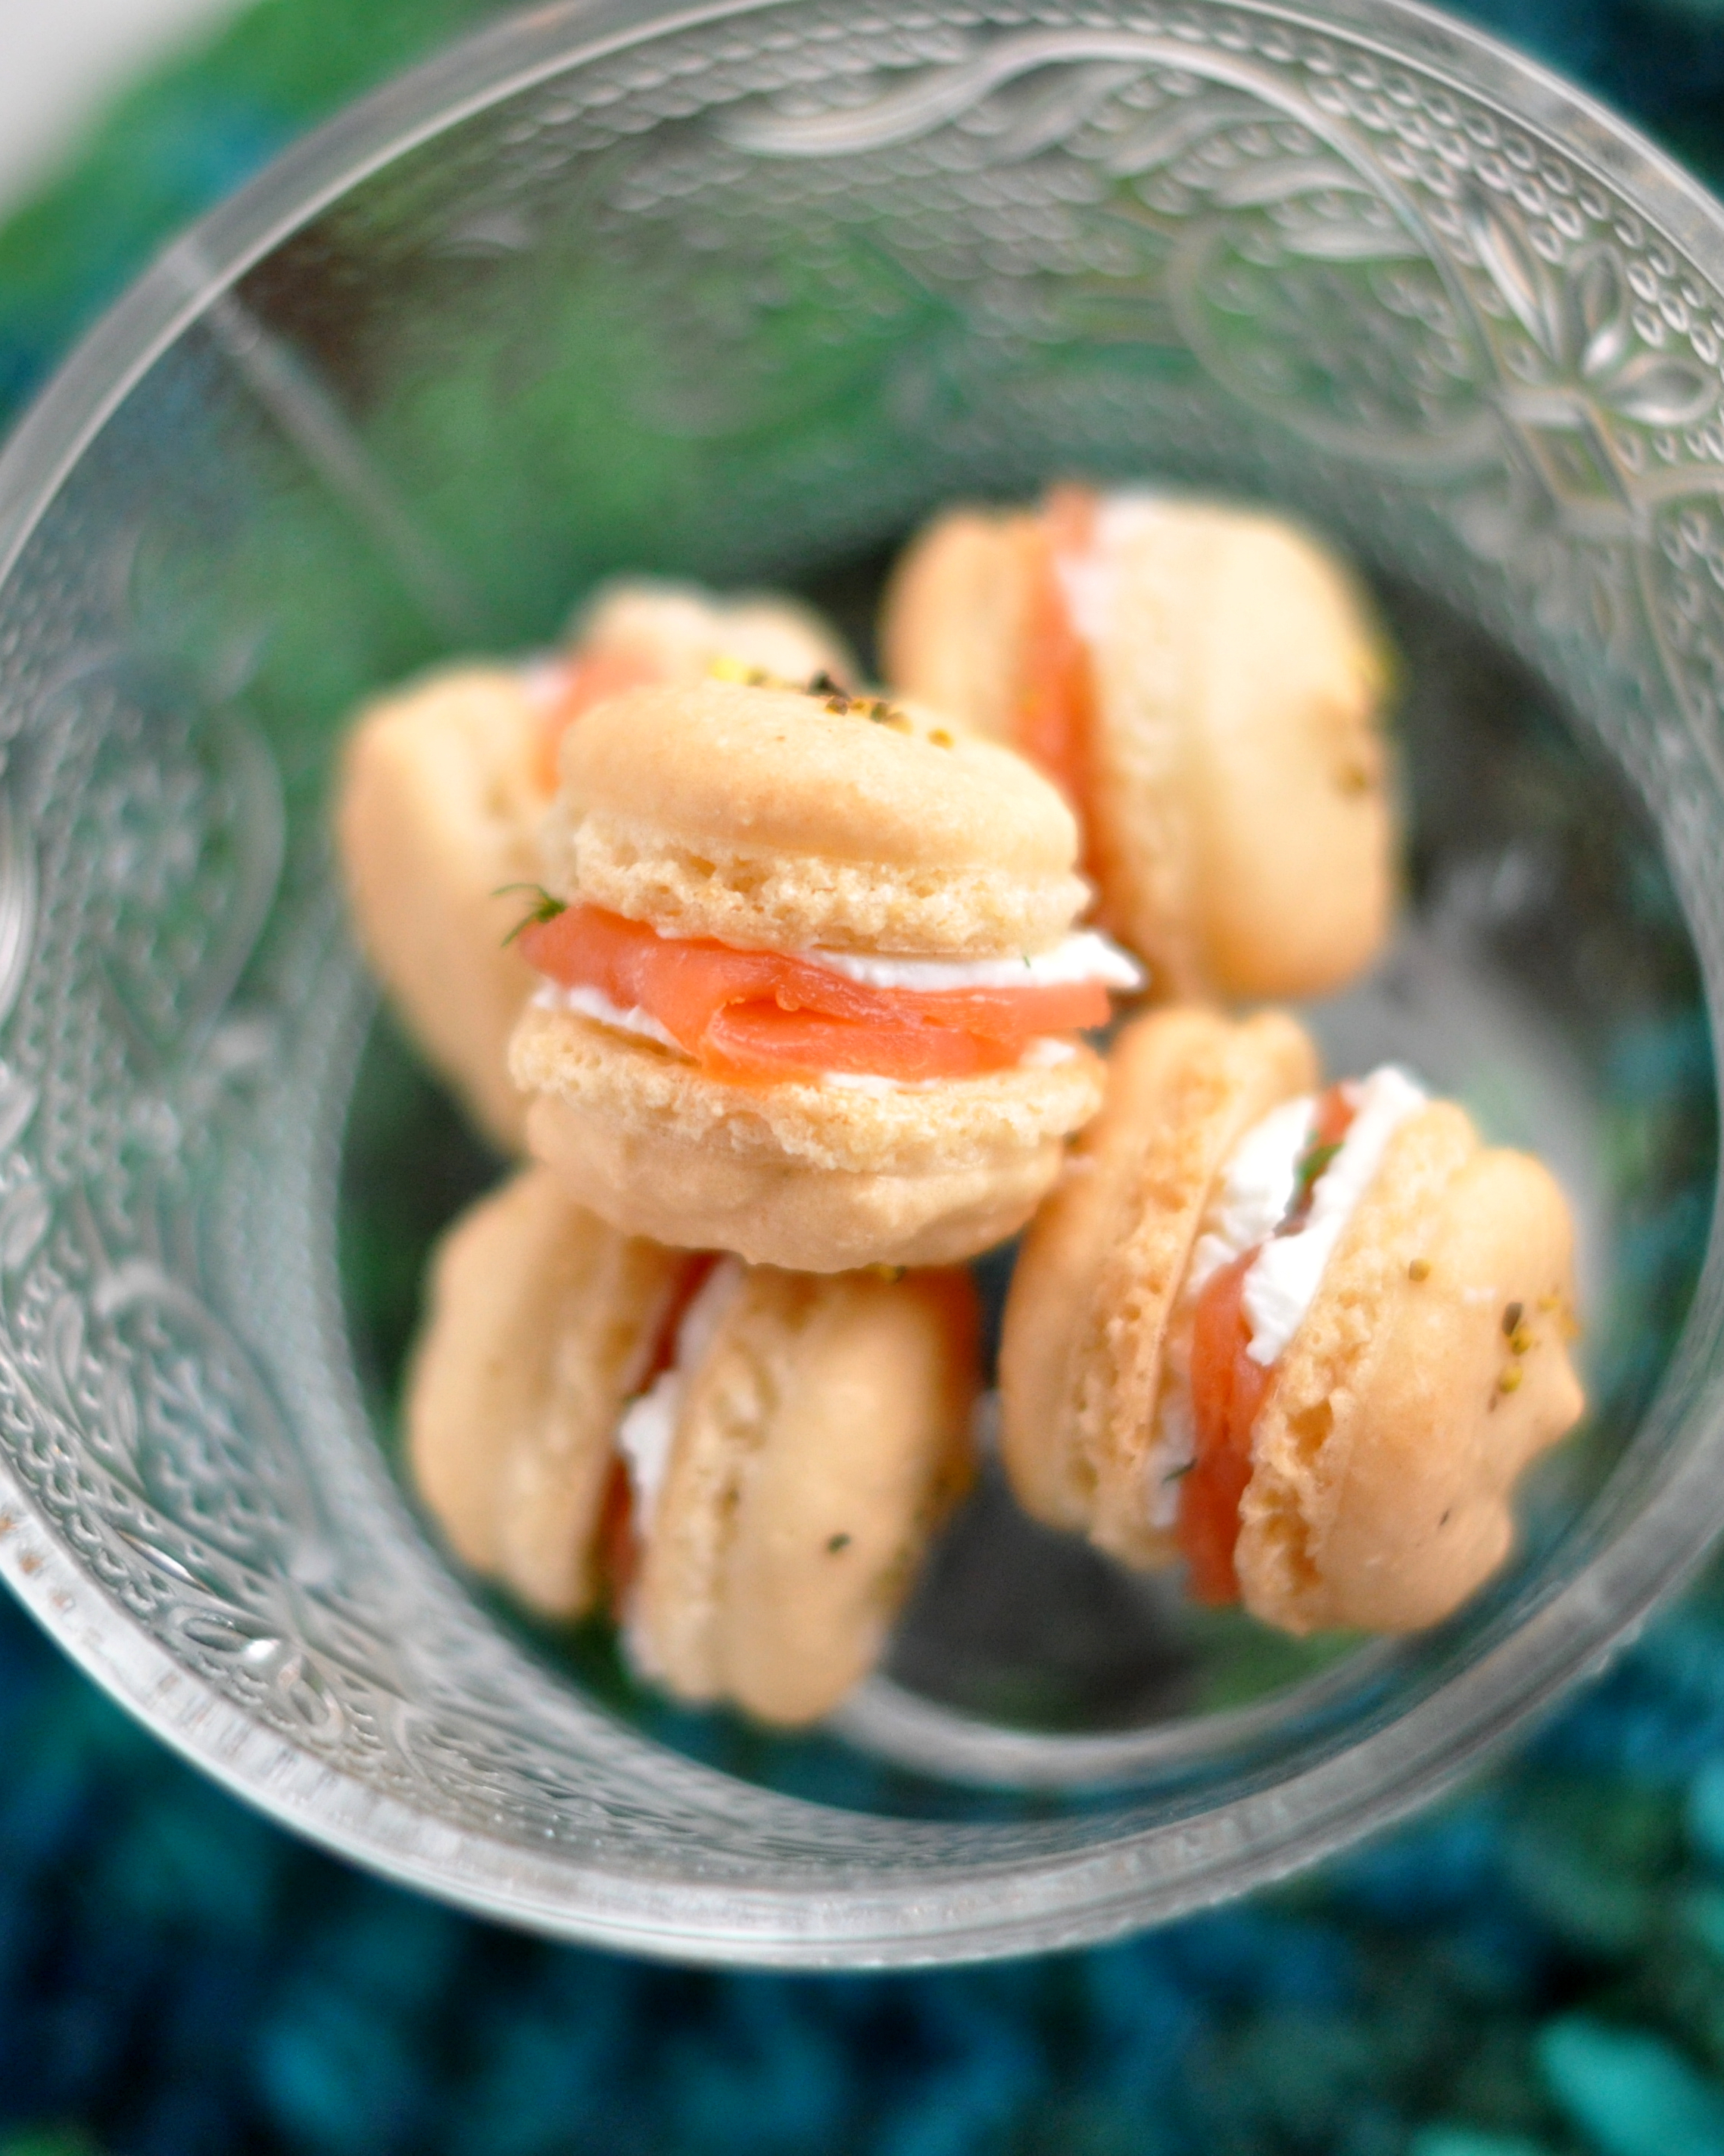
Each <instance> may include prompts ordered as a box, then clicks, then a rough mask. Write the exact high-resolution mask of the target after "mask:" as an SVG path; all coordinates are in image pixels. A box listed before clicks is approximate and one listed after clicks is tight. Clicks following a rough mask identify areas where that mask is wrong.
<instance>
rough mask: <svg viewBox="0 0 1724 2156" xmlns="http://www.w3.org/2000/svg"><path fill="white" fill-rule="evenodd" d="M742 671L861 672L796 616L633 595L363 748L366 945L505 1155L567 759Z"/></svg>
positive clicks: (790, 610) (346, 859)
mask: <svg viewBox="0 0 1724 2156" xmlns="http://www.w3.org/2000/svg"><path fill="white" fill-rule="evenodd" d="M725 661H728V662H730V663H731V664H733V665H740V666H742V667H759V668H762V669H764V670H766V671H767V672H769V673H772V674H774V675H777V674H781V673H782V674H784V675H788V677H789V678H791V679H793V680H804V679H806V678H807V677H808V675H812V674H813V673H816V672H818V671H820V670H827V671H829V672H830V673H833V674H836V675H840V676H844V677H845V678H849V677H850V676H851V675H852V672H853V668H854V662H853V661H852V660H851V659H850V657H849V654H848V653H847V652H846V651H845V650H844V646H843V644H841V643H840V641H839V639H838V638H837V637H836V636H834V634H832V633H831V632H830V631H829V629H826V628H825V627H824V624H822V623H821V622H820V621H819V620H818V619H817V618H816V617H815V616H814V615H813V613H810V612H809V611H808V609H807V608H804V607H802V606H799V605H798V604H796V603H794V602H793V601H790V600H786V599H778V598H742V599H730V600H724V599H717V598H710V597H708V596H707V595H706V594H704V593H700V592H698V591H695V590H694V589H692V588H689V587H687V586H684V585H679V584H667V583H651V582H645V581H631V582H622V583H615V584H611V585H608V586H606V587H604V588H603V589H601V590H600V592H599V593H598V594H597V596H596V597H595V598H594V599H593V602H592V603H591V604H590V605H589V606H588V607H587V608H585V609H583V611H582V613H581V614H580V615H579V616H578V617H577V620H576V622H575V624H574V626H573V628H572V631H571V635H570V641H569V644H568V646H567V649H564V650H562V651H561V652H558V653H557V654H552V655H551V656H548V657H546V658H544V659H541V660H536V661H534V662H532V663H531V664H528V665H521V666H512V667H511V666H505V665H461V666H455V667H449V668H444V669H441V670H439V671H437V672H435V673H433V674H430V675H427V676H426V677H425V678H424V679H423V680H420V681H418V682H415V683H413V684H410V685H408V686H407V687H406V688H404V689H401V690H396V691H394V692H393V693H392V694H391V695H389V696H384V697H382V698H381V699H379V700H378V701H377V702H376V703H374V704H372V705H371V706H369V707H368V708H367V710H365V711H362V712H361V714H360V715H359V717H358V719H357V721H356V723H355V725H354V727H353V730H352V731H351V734H350V735H349V737H348V739H347V742H346V748H345V751H344V753H343V757H342V763H341V777H340V784H339V790H338V796H337V801H336V840H337V844H338V846H339V849H340V852H341V865H342V869H343V871H344V874H345V876H346V886H347V892H348V896H349V899H350V901H351V906H352V909H353V918H354V922H355V926H356V928H357V932H358V935H359V939H360V942H361V943H362V945H363V947H364V948H365V952H366V954H367V957H368V958H369V959H370V961H371V963H372V966H373V968H375V969H376V971H377V974H378V976H379V978H380V979H381V980H382V983H383V984H384V986H385V987H386V988H387V989H388V990H389V993H390V994H391V996H392V998H393V1000H394V1003H395V1005H396V1008H397V1009H398V1011H399V1013H400V1014H401V1016H402V1018H403V1021H404V1022H405V1024H407V1026H408V1030H409V1031H410V1032H411V1033H412V1034H413V1036H414V1038H415V1039H417V1040H418V1043H419V1045H420V1046H421V1048H422V1049H423V1051H424V1053H425V1055H426V1057H427V1059H428V1060H429V1062H430V1063H431V1064H432V1065H433V1066H434V1068H435V1069H436V1070H438V1071H439V1072H440V1073H441V1075H443V1076H444V1078H445V1079H447V1080H448V1081H449V1083H450V1084H451V1085H452V1086H454V1089H455V1091H456V1092H457V1093H458V1095H459V1096H460V1097H461V1099H462V1100H463V1101H464V1103H465V1104H466V1106H467V1108H468V1111H469V1113H470V1114H471V1116H472V1117H473V1119H474V1121H475V1123H476V1124H477V1125H478V1126H479V1127H480V1130H482V1131H483V1132H485V1135H486V1136H487V1137H490V1139H491V1140H492V1142H494V1143H495V1144H496V1145H498V1146H500V1147H502V1148H503V1150H504V1151H505V1152H519V1151H520V1150H521V1120H522V1113H523V1103H522V1101H521V1096H520V1095H519V1094H518V1093H517V1092H516V1090H515V1088H514V1086H512V1085H511V1082H510V1080H509V1071H508V1056H507V1045H508V1040H509V1035H510V1033H511V1029H513V1027H514V1024H515V1021H516V1018H517V1017H518V1016H519V1015H520V1012H521V1005H522V1004H524V1003H525V1002H526V998H527V996H528V994H529V993H530V992H531V988H532V985H533V981H532V976H531V973H530V972H529V970H528V968H526V965H525V964H523V962H522V961H521V957H519V955H518V954H517V953H516V952H515V951H514V950H513V949H512V948H511V947H510V945H509V942H508V940H507V939H508V936H509V932H510V930H511V928H512V927H514V925H515V923H516V921H518V920H519V918H520V915H521V901H520V896H519V891H520V886H521V885H523V884H531V883H535V882H536V881H537V880H538V874H539V867H538V860H539V850H538V828H539V824H540V822H541V819H542V818H543V816H544V814H545V809H546V803H547V802H548V801H549V799H550V798H551V795H552V793H553V792H554V791H555V788H556V769H557V743H558V742H559V741H560V740H561V738H562V734H563V732H564V731H565V730H566V729H567V727H568V726H569V725H570V724H571V723H572V721H574V720H575V719H577V717H578V716H580V714H581V713H582V711H587V710H589V709H591V708H592V707H593V706H595V705H597V704H598V703H601V702H603V701H604V699H605V698H606V697H608V696H614V695H616V694H618V692H619V691H621V690H627V689H630V688H635V687H638V686H639V685H641V684H642V683H643V682H647V681H662V680H697V679H699V678H700V676H701V675H705V674H706V673H707V672H708V671H709V670H710V669H711V667H712V666H713V665H715V664H716V663H722V662H725ZM511 886H513V887H514V888H513V892H512V895H511Z"/></svg>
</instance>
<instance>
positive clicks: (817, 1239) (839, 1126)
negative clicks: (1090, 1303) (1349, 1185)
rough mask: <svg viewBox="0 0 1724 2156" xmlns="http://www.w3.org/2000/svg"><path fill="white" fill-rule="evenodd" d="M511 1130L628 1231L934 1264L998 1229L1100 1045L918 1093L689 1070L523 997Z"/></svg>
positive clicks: (871, 1261) (1048, 1161) (752, 1254)
mask: <svg viewBox="0 0 1724 2156" xmlns="http://www.w3.org/2000/svg"><path fill="white" fill-rule="evenodd" d="M511 1057H512V1062H513V1068H514V1070H515V1074H516V1078H517V1080H518V1081H519V1082H520V1083H521V1085H522V1086H526V1087H527V1088H529V1089H530V1090H531V1091H533V1092H534V1093H535V1095H536V1098H535V1099H534V1101H533V1105H532V1107H531V1111H530V1112H529V1116H528V1119H527V1137H528V1142H529V1144H530V1146H531V1149H532V1152H533V1153H534V1156H535V1158H537V1159H540V1160H541V1161H544V1162H546V1163H548V1164H549V1165H550V1166H551V1167H552V1168H555V1169H556V1170H557V1173H558V1174H559V1175H560V1176H561V1177H562V1178H563V1181H564V1183H565V1184H566V1186H567V1188H568V1190H569V1192H570V1193H571V1195H572V1196H573V1197H575V1198H577V1199H578V1200H579V1201H580V1202H581V1203H582V1204H585V1205H587V1206H590V1207H591V1208H592V1209H593V1211H594V1212H596V1213H598V1214H600V1215H601V1216H602V1217H603V1218H604V1219H608V1220H611V1221H613V1222H614V1223H615V1224H617V1225H618V1226H619V1227H626V1228H628V1229H631V1230H632V1231H634V1232H636V1233H644V1234H648V1235H654V1236H655V1237H657V1238H658V1239H659V1240H664V1241H667V1242H668V1241H676V1242H679V1243H682V1244H684V1245H686V1246H688V1247H690V1248H699V1249H708V1250H735V1251H736V1252H737V1253H738V1254H739V1255H741V1256H743V1257H745V1258H747V1259H749V1260H751V1262H752V1263H755V1264H771V1265H786V1266H792V1267H794V1268H795V1269H797V1270H800V1271H804V1272H841V1271H844V1270H849V1269H850V1268H851V1267H854V1266H858V1265H945V1264H952V1263H956V1262H957V1260H960V1259H962V1258H967V1257H972V1256H974V1255H976V1254H977V1253H978V1252H979V1251H981V1250H986V1249H988V1248H989V1247H990V1246H991V1245H993V1244H994V1243H997V1242H998V1241H999V1240H1001V1239H1002V1238H1003V1237H1004V1236H1006V1235H1012V1234H1014V1233H1015V1232H1016V1230H1017V1229H1018V1228H1020V1227H1021V1226H1022V1225H1023V1224H1024V1221H1025V1220H1026V1219H1028V1218H1029V1215H1030V1214H1031V1213H1032V1212H1033V1211H1034V1208H1035V1205H1036V1204H1037V1202H1038V1200H1039V1199H1040V1198H1041V1197H1042V1195H1043V1194H1044V1192H1045V1191H1046V1190H1047V1189H1048V1188H1049V1185H1050V1184H1051V1183H1052V1182H1053V1180H1054V1177H1055V1175H1056V1174H1057V1173H1059V1168H1060V1152H1061V1140H1062V1139H1063V1137H1065V1134H1066V1132H1069V1131H1070V1130H1073V1129H1075V1128H1076V1127H1078V1126H1079V1125H1080V1124H1081V1123H1082V1122H1085V1120H1086V1119H1087V1118H1088V1117H1089V1116H1090V1115H1092V1114H1093V1113H1094V1112H1095V1108H1096V1106H1097V1105H1098V1104H1099V1102H1100V1100H1101V1088H1102V1065H1101V1059H1100V1058H1099V1057H1097V1056H1095V1055H1092V1054H1091V1053H1090V1051H1089V1050H1087V1049H1081V1050H1078V1051H1077V1053H1076V1054H1075V1055H1073V1056H1072V1058H1071V1059H1070V1060H1069V1061H1068V1062H1065V1063H1061V1064H1057V1065H1052V1066H1050V1067H1048V1068H1046V1069H1037V1070H1012V1071H1002V1072H998V1073H996V1074H993V1075H990V1076H987V1077H983V1078H974V1079H963V1080H954V1081H952V1082H951V1083H949V1084H947V1085H942V1086H935V1087H930V1088H928V1089H926V1091H924V1090H921V1089H909V1088H901V1089H887V1090H883V1091H871V1090H867V1089H864V1088H859V1087H853V1086H845V1087H837V1086H820V1085H810V1084H805V1083H803V1082H800V1081H784V1082H782V1083H781V1084H778V1085H773V1086H736V1085H731V1084H728V1083H726V1082H725V1081H721V1080H719V1079H716V1078H711V1077H708V1076H706V1075H705V1074H704V1073H703V1072H701V1071H700V1069H699V1068H698V1066H697V1065H695V1064H693V1063H691V1062H689V1061H687V1060H685V1059H683V1058H680V1057H678V1056H675V1055H670V1053H669V1052H668V1051H665V1050H661V1049H659V1048H657V1047H655V1046H654V1045H653V1044H652V1043H651V1042H649V1041H642V1040H638V1039H634V1038H631V1037H630V1036H628V1035H625V1034H619V1033H616V1032H613V1030H611V1029H609V1028H608V1027H605V1026H602V1025H598V1024H594V1023H593V1022H591V1021H589V1020H587V1019H582V1018H579V1017H577V1016H575V1015H573V1014H568V1013H565V1012H559V1011H550V1010H546V1009H542V1008H540V1007H537V1006H530V1007H529V1008H528V1009H527V1010H526V1012H524V1013H523V1014H522V1016H521V1024H520V1025H519V1027H518V1028H517V1029H516V1036H515V1039H514V1042H513V1044H512V1046H511Z"/></svg>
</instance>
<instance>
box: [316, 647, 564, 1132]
mask: <svg viewBox="0 0 1724 2156" xmlns="http://www.w3.org/2000/svg"><path fill="white" fill-rule="evenodd" d="M540 726H541V716H540V711H539V709H538V706H536V704H535V702H534V701H533V700H532V698H531V696H529V694H528V693H527V690H526V686H525V685H524V683H523V681H522V680H521V677H520V676H519V675H516V674H515V673H513V672H511V671H509V670H505V669H503V668H497V667H464V668H459V669H456V670H452V671H450V672H448V673H444V674H439V675H433V676H431V677H429V678H428V679H427V680H423V681H422V682H420V683H418V684H417V685H414V686H413V687H411V688H409V689H408V690H404V691H403V693H401V694H400V695H398V696H390V697H387V698H386V699H384V700H383V701H382V702H379V703H377V704H373V705H372V706H370V707H369V708H368V709H367V711H364V712H362V714H361V716H360V718H359V720H358V721H357V725H356V726H355V727H354V729H353V731H352V732H351V735H350V736H349V737H348V739H347V742H346V746H345V747H344V748H343V751H342V756H341V777H340V782H339V789H340V790H339V793H338V796H337V799H336V818H335V823H336V842H337V845H338V848H339V850H340V853H341V865H342V870H343V873H344V875H345V877H346V885H347V892H348V896H349V899H350V901H351V906H352V913H353V921H354V925H355V927H356V929H357V933H358V937H359V941H360V942H361V944H362V946H363V947H364V949H365V952H366V955H367V957H368V959H369V960H370V962H371V963H372V967H373V968H374V969H375V970H376V972H377V974H378V976H379V978H381V979H382V983H383V984H384V986H385V987H386V988H387V990H388V992H389V993H390V996H391V998H393V1001H394V1002H395V1003H396V1004H398V1007H399V1009H400V1011H401V1014H402V1016H403V1019H404V1020H405V1022H406V1024H407V1025H408V1029H410V1030H411V1032H412V1033H413V1036H414V1038H415V1039H417V1040H418V1043H419V1045H420V1046H421V1047H422V1048H423V1050H424V1052H425V1054H426V1055H427V1057H428V1059H429V1060H430V1061H431V1062H432V1063H433V1064H434V1065H435V1066H436V1067H437V1069H438V1070H439V1071H441V1072H442V1074H443V1075H444V1077H445V1078H447V1079H448V1080H449V1081H450V1082H451V1083H452V1084H453V1085H454V1087H455V1088H456V1090H457V1091H458V1092H459V1094H460V1095H461V1096H462V1097H463V1099H464V1101H465V1102H466V1104H467V1106H468V1107H469V1110H470V1111H471V1112H472V1114H473V1116H474V1118H475V1121H476V1122H478V1124H479V1125H480V1128H481V1129H482V1130H483V1131H484V1132H485V1134H486V1136H487V1137H490V1139H491V1140H492V1141H493V1142H494V1143H495V1144H496V1145H498V1146H500V1147H502V1148H503V1149H504V1150H505V1152H519V1151H520V1150H521V1125H522V1119H523V1114H524V1104H523V1102H522V1101H521V1099H520V1098H519V1096H517V1094H516V1091H515V1088H514V1086H512V1085H511V1082H510V1080H509V1073H508V1060H507V1046H508V1040H509V1034H510V1030H511V1028H512V1026H513V1025H514V1023H515V1020H516V1016H517V1014H519V1012H520V1009H521V1004H523V1003H524V1002H525V1001H526V998H527V995H528V993H529V992H530V990H531V988H532V985H533V979H534V977H533V974H532V973H531V971H530V969H529V968H527V966H526V963H525V962H523V961H522V960H521V957H519V956H518V955H517V954H516V952H515V951H514V950H513V949H511V948H505V942H504V939H505V937H506V936H507V935H508V933H509V931H510V929H511V927H513V926H514V924H515V923H516V921H519V920H520V919H521V916H522V914H523V913H524V911H526V905H527V901H526V899H525V898H524V897H523V896H522V895H521V893H520V892H519V891H516V892H513V893H508V894H505V896H497V894H498V892H499V891H500V889H501V887H502V886H504V885H508V884H515V883H521V882H526V881H531V880H535V879H536V877H537V875H538V873H539V870H538V861H537V855H536V848H535V845H534V841H533V833H534V830H535V828H536V823H537V820H538V819H539V817H540V816H541V814H542V813H543V808H544V798H543V796H542V794H541V793H539V791H538V790H537V788H536V785H535V783H534V780H533V775H532V774H533V765H534V759H535V757H536V752H537V745H538V738H539V729H540Z"/></svg>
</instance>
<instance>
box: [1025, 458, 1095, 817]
mask: <svg viewBox="0 0 1724 2156" xmlns="http://www.w3.org/2000/svg"><path fill="white" fill-rule="evenodd" d="M1095 511H1096V499H1095V495H1093V494H1091V493H1090V491H1089V490H1087V489H1086V488H1084V487H1078V486H1060V487H1055V488H1054V490H1053V491H1052V492H1051V493H1050V494H1049V496H1048V498H1047V500H1046V501H1045V503H1044V505H1043V507H1042V513H1041V518H1040V521H1039V525H1038V527H1037V530H1036V533H1035V537H1034V542H1033V544H1034V548H1035V552H1034V558H1033V561H1032V563H1031V568H1030V583H1029V604H1028V607H1027V608H1026V612H1025V620H1024V643H1023V647H1022V649H1021V651H1020V653H1019V656H1018V708H1017V711H1016V713H1015V714H1014V718H1013V736H1014V738H1015V740H1016V742H1017V746H1018V749H1019V750H1020V751H1021V752H1023V754H1024V755H1025V756H1026V757H1029V761H1030V762H1032V763H1033V764H1034V765H1035V766H1036V767H1037V769H1038V770H1039V771H1040V772H1041V773H1042V774H1043V776H1044V778H1049V779H1051V780H1052V782H1053V783H1054V785H1055V786H1057V787H1058V788H1059V789H1060V792H1061V793H1063V794H1064V795H1065V798H1066V799H1067V801H1068V802H1069V803H1070V804H1071V806H1072V807H1073V808H1075V809H1076V810H1077V812H1078V814H1079V819H1080V821H1081V820H1082V819H1083V816H1084V811H1085V804H1086V803H1087V802H1088V800H1089V798H1090V731H1091V728H1092V726H1093V725H1094V722H1095V671H1094V668H1093V665H1092V664H1091V661H1090V649H1089V646H1088V644H1085V641H1084V639H1083V638H1082V637H1081V636H1080V634H1078V630H1077V625H1076V624H1075V622H1074V621H1073V620H1072V618H1071V608H1070V604H1069V603H1068V602H1067V599H1066V596H1065V587H1064V585H1063V584H1062V583H1061V582H1060V562H1061V561H1062V560H1063V559H1064V560H1069V559H1070V558H1072V557H1080V556H1082V555H1084V554H1086V553H1088V552H1089V551H1090V547H1091V545H1092V544H1093V542H1094V540H1095Z"/></svg>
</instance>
